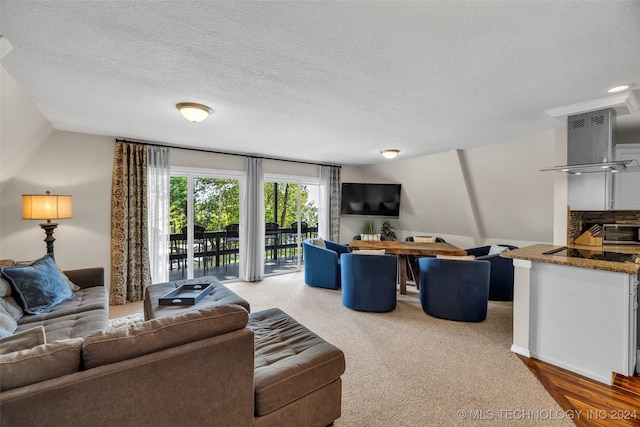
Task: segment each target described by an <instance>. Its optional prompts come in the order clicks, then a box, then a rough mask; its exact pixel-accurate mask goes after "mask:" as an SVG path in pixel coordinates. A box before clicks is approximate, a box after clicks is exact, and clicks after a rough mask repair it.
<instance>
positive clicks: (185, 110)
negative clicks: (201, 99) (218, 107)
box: [176, 102, 213, 123]
mask: <svg viewBox="0 0 640 427" xmlns="http://www.w3.org/2000/svg"><path fill="white" fill-rule="evenodd" d="M176 107H177V108H178V110H180V113H182V115H183V116H184V118H185V119H187V120H189V121H190V122H193V123H198V122H201V121H203V120H204V119H206V118H207V117H209V114H211V113H213V110H212V109H211V108H209V107H207V106H206V105H202V104H196V103H195V102H180V103H178V104H176Z"/></svg>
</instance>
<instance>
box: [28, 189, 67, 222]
mask: <svg viewBox="0 0 640 427" xmlns="http://www.w3.org/2000/svg"><path fill="white" fill-rule="evenodd" d="M48 193H49V192H48V191H47V194H23V195H22V219H40V220H42V219H46V220H50V219H65V218H71V217H72V215H73V207H72V201H71V199H72V197H71V196H62V195H53V194H48Z"/></svg>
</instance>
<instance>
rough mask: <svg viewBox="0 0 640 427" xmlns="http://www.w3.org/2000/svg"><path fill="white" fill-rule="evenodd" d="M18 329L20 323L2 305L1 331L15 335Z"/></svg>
mask: <svg viewBox="0 0 640 427" xmlns="http://www.w3.org/2000/svg"><path fill="white" fill-rule="evenodd" d="M17 328H18V322H16V319H14V318H13V316H11V315H10V314H9V313H8V312H7V310H6V309H5V308H4V307H3V306H1V305H0V329H2V330H5V331H7V332H9V333H10V334H11V333H13V331H15V330H16V329H17Z"/></svg>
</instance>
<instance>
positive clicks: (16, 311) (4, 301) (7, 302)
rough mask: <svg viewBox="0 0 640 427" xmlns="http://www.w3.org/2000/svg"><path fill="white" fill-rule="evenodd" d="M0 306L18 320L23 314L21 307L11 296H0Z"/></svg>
mask: <svg viewBox="0 0 640 427" xmlns="http://www.w3.org/2000/svg"><path fill="white" fill-rule="evenodd" d="M0 306H2V308H4V309H5V311H6V312H7V313H9V315H10V316H11V317H13V318H14V319H15V320H16V321H19V320H20V319H21V318H22V316H24V312H23V311H22V307H20V304H18V303H17V302H16V300H15V299H14V298H13V297H4V298H0Z"/></svg>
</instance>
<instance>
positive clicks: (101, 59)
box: [0, 0, 640, 164]
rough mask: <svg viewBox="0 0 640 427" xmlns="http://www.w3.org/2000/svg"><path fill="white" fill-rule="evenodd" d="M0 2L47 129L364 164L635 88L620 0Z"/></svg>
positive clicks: (524, 134)
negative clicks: (198, 118)
mask: <svg viewBox="0 0 640 427" xmlns="http://www.w3.org/2000/svg"><path fill="white" fill-rule="evenodd" d="M0 6H1V15H0V34H2V35H3V36H4V37H6V38H7V39H8V40H9V41H10V43H11V44H12V45H13V50H12V51H11V52H10V53H9V54H7V55H6V56H5V57H4V58H3V60H2V61H3V65H4V67H5V68H6V69H7V70H8V72H9V73H10V74H11V75H12V76H13V77H14V78H15V79H16V81H17V82H18V83H19V84H20V86H21V87H22V88H23V89H24V90H25V92H26V93H27V95H28V96H29V97H30V98H31V99H32V100H33V101H34V102H35V104H36V105H37V106H38V108H39V109H40V110H41V111H42V113H43V114H44V115H45V116H46V117H47V119H48V120H49V121H50V122H51V124H52V125H53V127H54V128H56V129H59V130H68V131H75V132H85V133H90V134H98V135H111V136H117V137H125V138H131V139H141V140H147V141H156V142H161V143H168V144H172V145H184V146H189V147H202V148H208V149H212V150H216V151H227V152H243V153H251V154H258V155H263V156H272V157H278V158H291V159H298V160H307V161H314V162H326V163H339V164H369V163H377V162H380V161H383V159H382V158H381V156H380V155H379V151H380V150H382V149H385V148H398V149H400V150H401V153H400V156H399V158H403V157H411V156H418V155H424V154H431V153H437V152H442V151H446V150H449V149H452V148H468V147H473V146H478V145H484V144H493V143H500V142H505V141H513V140H519V139H524V138H528V137H531V136H534V135H536V134H540V133H542V132H548V131H550V130H551V129H553V128H554V127H557V126H559V123H558V121H556V120H555V119H553V118H551V117H549V116H548V115H546V114H545V113H544V110H546V109H550V108H556V107H560V106H564V105H570V104H574V103H578V102H583V101H587V100H591V99H595V98H600V97H603V96H605V94H604V93H603V90H604V89H605V88H607V87H610V86H612V85H615V84H618V83H625V82H633V83H636V84H640V46H639V44H638V41H639V40H640V2H635V1H632V2H621V1H620V2H619V1H616V2H610V1H603V2H595V1H594V2H564V1H563V2H560V1H558V2H526V1H512V2H507V1H499V2H490V1H478V2H444V1H443V2H435V1H428V2H427V1H425V2H419V1H414V2H399V1H398V2H396V1H387V2H329V1H318V2H313V1H305V2H292V1H280V2H244V1H228V2H224V1H223V2H214V1H167V2H142V1H137V2H129V1H28V2H27V1H17V0H16V1H4V0H2V1H1V3H0ZM636 89H639V87H638V86H636ZM182 101H185V102H200V103H203V104H206V105H208V106H210V107H211V108H213V109H214V111H215V112H214V115H213V116H211V117H210V118H209V119H207V120H205V121H204V122H202V123H199V124H193V123H189V122H187V121H186V120H184V119H183V118H182V117H181V116H180V114H179V113H178V111H177V110H176V108H175V104H176V103H177V102H182ZM639 116H640V114H635V113H634V114H633V115H630V116H626V117H620V118H619V128H620V129H621V131H624V130H625V129H631V128H632V127H633V126H636V123H638V122H640V119H639V118H638V117H639ZM637 126H638V128H640V124H638V125H637ZM638 142H640V141H638Z"/></svg>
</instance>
